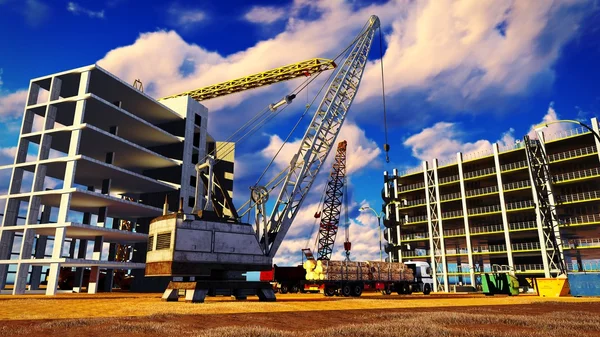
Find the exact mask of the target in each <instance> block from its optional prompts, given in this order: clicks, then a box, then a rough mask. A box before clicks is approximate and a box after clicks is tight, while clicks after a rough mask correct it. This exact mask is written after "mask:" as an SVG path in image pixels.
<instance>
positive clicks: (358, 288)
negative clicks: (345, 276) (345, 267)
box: [352, 283, 363, 297]
mask: <svg viewBox="0 0 600 337" xmlns="http://www.w3.org/2000/svg"><path fill="white" fill-rule="evenodd" d="M362 292H363V287H362V285H361V284H358V283H357V284H354V285H352V296H354V297H360V295H362Z"/></svg>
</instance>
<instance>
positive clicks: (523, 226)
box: [508, 221, 537, 231]
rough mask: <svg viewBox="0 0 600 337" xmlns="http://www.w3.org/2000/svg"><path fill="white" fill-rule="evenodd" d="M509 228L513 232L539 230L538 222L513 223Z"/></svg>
mask: <svg viewBox="0 0 600 337" xmlns="http://www.w3.org/2000/svg"><path fill="white" fill-rule="evenodd" d="M508 228H509V229H510V230H511V231H516V230H521V229H532V228H537V222H535V221H523V222H513V223H509V224H508Z"/></svg>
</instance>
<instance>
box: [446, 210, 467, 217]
mask: <svg viewBox="0 0 600 337" xmlns="http://www.w3.org/2000/svg"><path fill="white" fill-rule="evenodd" d="M458 216H463V211H462V210H458V211H450V212H442V219H448V218H454V217H458Z"/></svg>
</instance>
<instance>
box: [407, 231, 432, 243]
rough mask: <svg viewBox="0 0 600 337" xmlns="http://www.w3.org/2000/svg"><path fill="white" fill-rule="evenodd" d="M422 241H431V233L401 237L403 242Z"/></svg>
mask: <svg viewBox="0 0 600 337" xmlns="http://www.w3.org/2000/svg"><path fill="white" fill-rule="evenodd" d="M420 239H429V233H427V232H423V233H413V234H404V235H400V240H401V241H407V240H420Z"/></svg>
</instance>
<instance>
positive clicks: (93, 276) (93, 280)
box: [88, 236, 104, 294]
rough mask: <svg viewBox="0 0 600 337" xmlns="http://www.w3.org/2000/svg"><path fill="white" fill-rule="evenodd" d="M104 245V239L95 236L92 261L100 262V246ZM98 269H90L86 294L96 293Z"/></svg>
mask: <svg viewBox="0 0 600 337" xmlns="http://www.w3.org/2000/svg"><path fill="white" fill-rule="evenodd" d="M103 244H104V237H102V236H96V238H95V239H94V252H93V253H92V260H95V261H100V260H101V259H102V245H103ZM99 274H100V269H99V268H98V267H92V269H91V271H90V283H89V285H88V294H95V293H97V292H98V281H99Z"/></svg>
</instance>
